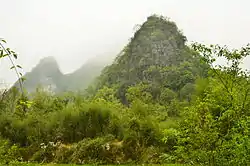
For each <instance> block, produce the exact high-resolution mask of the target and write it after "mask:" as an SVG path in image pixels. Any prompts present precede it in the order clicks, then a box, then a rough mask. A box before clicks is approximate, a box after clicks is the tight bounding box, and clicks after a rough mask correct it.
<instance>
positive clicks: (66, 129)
mask: <svg viewBox="0 0 250 166" xmlns="http://www.w3.org/2000/svg"><path fill="white" fill-rule="evenodd" d="M185 41H186V38H185V37H184V36H183V35H182V33H180V31H179V30H178V29H177V26H176V25H175V23H173V22H171V21H169V20H168V19H166V18H163V17H158V16H155V15H153V16H150V17H149V18H148V20H147V21H146V22H145V23H143V25H142V26H140V28H139V29H138V30H137V32H136V33H135V34H134V37H133V38H132V39H131V41H130V43H129V44H128V45H127V46H126V47H125V48H124V50H123V51H122V53H121V54H120V55H119V56H118V57H117V58H116V60H115V62H114V63H113V64H112V65H110V66H107V67H106V68H105V69H104V70H103V71H102V74H101V75H100V77H99V78H98V79H97V80H96V82H95V83H93V84H92V86H91V87H89V88H88V89H87V90H86V91H85V93H84V94H82V93H60V94H53V93H50V92H48V91H46V90H44V89H37V91H36V92H34V93H30V94H28V95H27V96H26V95H25V93H24V94H20V93H19V91H18V90H17V89H14V88H13V89H11V90H9V91H8V92H7V93H6V94H4V96H3V97H2V100H0V108H1V110H0V136H1V137H0V162H3V163H6V162H10V161H12V162H18V161H26V162H28V161H33V162H40V163H51V162H54V163H75V164H142V163H143V164H156V163H157V164H158V163H180V164H192V165H196V164H197V165H222V166H223V165H249V164H250V156H249V154H250V133H249V128H250V117H249V115H250V111H249V108H250V94H249V93H250V83H249V72H247V71H243V70H242V68H240V63H241V62H242V60H243V59H244V58H245V57H246V56H247V55H248V54H249V53H250V47H249V46H247V47H245V48H241V49H240V50H229V49H228V48H226V47H220V46H218V45H211V46H209V47H206V46H205V45H201V44H193V45H192V47H191V48H189V47H188V46H186V45H185ZM1 54H2V52H1ZM216 57H223V58H224V59H225V60H226V62H227V65H226V66H220V65H217V66H215V65H214V64H215V58H216ZM54 69H55V70H54ZM54 69H53V70H52V71H57V72H58V70H57V67H56V66H54ZM45 72H48V73H50V71H45ZM38 73H39V72H38ZM59 80H60V79H59V78H58V79H57V81H59ZM60 81H62V80H60ZM23 110H25V111H23ZM19 164H20V163H19Z"/></svg>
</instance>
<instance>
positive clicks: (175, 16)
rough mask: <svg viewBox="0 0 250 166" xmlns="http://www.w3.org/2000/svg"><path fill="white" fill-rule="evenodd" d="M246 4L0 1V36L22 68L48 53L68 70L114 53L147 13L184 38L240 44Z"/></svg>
mask: <svg viewBox="0 0 250 166" xmlns="http://www.w3.org/2000/svg"><path fill="white" fill-rule="evenodd" d="M249 6H250V1H248V0H240V1H236V0H206V1H205V0H189V1H187V0H0V7H1V9H0V12H1V13H0V38H4V39H6V40H7V42H8V44H7V46H8V47H10V48H12V49H14V50H15V51H16V52H17V53H19V60H18V64H21V65H22V66H23V68H24V71H30V70H31V69H32V68H33V67H34V66H35V65H36V64H37V63H38V62H39V60H40V59H41V58H42V57H46V56H54V57H55V58H56V60H57V61H58V63H59V66H60V69H61V71H62V72H64V73H68V72H72V71H74V70H76V69H77V68H79V67H80V66H81V65H82V64H83V63H84V62H85V61H86V60H87V59H89V58H91V57H94V56H100V57H101V56H102V55H105V54H106V55H107V54H110V55H111V56H112V55H114V54H117V53H118V52H119V51H120V50H121V49H122V48H123V47H124V45H125V44H126V43H127V42H128V39H129V38H130V37H131V36H132V34H133V32H134V31H133V28H134V26H135V25H136V24H142V23H143V22H144V21H145V20H146V18H147V16H149V15H151V14H160V15H164V16H167V17H169V18H170V19H171V20H173V21H174V22H176V24H177V26H178V27H179V29H181V30H182V31H183V32H184V35H185V36H187V38H188V40H189V41H198V42H205V43H208V44H210V43H213V44H223V45H224V44H226V45H229V46H231V47H241V46H244V45H246V44H247V43H248V42H249V40H250V10H249ZM246 65H248V66H250V61H249V64H246ZM10 66H11V65H10V63H9V62H8V61H7V59H6V60H1V61H0V79H4V80H5V81H6V82H7V83H13V81H15V79H16V76H15V73H14V71H9V67H10Z"/></svg>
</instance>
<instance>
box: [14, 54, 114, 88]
mask: <svg viewBox="0 0 250 166" xmlns="http://www.w3.org/2000/svg"><path fill="white" fill-rule="evenodd" d="M104 57H105V56H104ZM104 57H101V58H100V57H99V56H97V57H94V58H92V59H90V60H88V61H87V62H86V63H85V64H83V65H82V67H80V68H79V69H77V70H76V71H74V72H72V73H69V74H63V73H62V72H61V70H60V68H59V65H58V63H57V61H56V59H55V58H54V57H53V56H49V57H45V58H43V59H41V60H40V61H39V63H38V65H36V66H35V67H34V68H33V69H32V70H31V71H30V72H27V73H26V74H25V75H24V77H25V78H26V80H25V81H24V83H23V86H24V88H25V90H27V91H28V92H34V91H35V90H36V89H37V88H38V87H39V88H43V89H45V90H48V91H53V92H64V91H77V90H83V89H85V88H87V86H88V85H89V84H90V83H91V82H92V81H93V80H94V78H95V77H97V76H98V75H99V74H100V73H101V71H102V69H103V68H104V67H105V66H106V65H108V64H110V63H112V61H113V58H112V57H111V56H107V57H106V59H103V58H104ZM100 59H102V60H100ZM14 87H17V88H19V84H18V82H16V83H15V84H14Z"/></svg>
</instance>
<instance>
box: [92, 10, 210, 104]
mask: <svg viewBox="0 0 250 166" xmlns="http://www.w3.org/2000/svg"><path fill="white" fill-rule="evenodd" d="M185 42H186V37H185V36H184V35H183V34H182V33H181V32H180V31H179V30H178V27H177V26H176V24H175V23H174V22H172V21H169V20H168V19H166V18H164V17H159V16H156V15H152V16H150V17H148V18H147V21H146V22H144V23H143V24H142V25H141V26H140V28H139V29H138V31H137V32H136V33H135V34H134V36H133V37H132V38H131V41H130V42H129V43H128V45H127V46H126V47H125V48H124V50H123V52H122V53H121V54H120V55H119V56H118V57H117V58H116V59H115V62H114V63H113V64H112V65H110V66H108V67H106V68H105V69H104V70H103V71H102V74H101V75H100V77H98V79H97V80H96V87H95V88H96V89H95V90H96V91H98V90H99V89H102V88H103V87H105V86H107V87H113V88H115V89H116V91H117V97H118V98H119V99H121V101H122V102H123V103H125V104H126V103H127V99H126V96H125V94H126V91H127V89H128V88H129V87H131V86H135V85H136V84H138V83H144V84H145V83H146V84H148V85H149V87H151V89H155V90H156V89H158V92H160V91H162V90H163V89H164V88H168V89H170V90H173V91H174V92H176V93H179V90H180V89H182V88H183V87H184V86H185V85H187V84H192V83H193V82H194V81H195V79H196V78H197V77H203V76H205V75H206V73H207V66H206V65H203V64H201V63H200V57H199V56H198V55H197V54H195V53H194V51H192V50H191V49H190V48H189V47H187V46H186V45H185ZM160 89H161V90H160ZM151 92H152V91H151ZM152 93H153V97H154V98H158V97H159V95H160V93H156V92H152Z"/></svg>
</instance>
